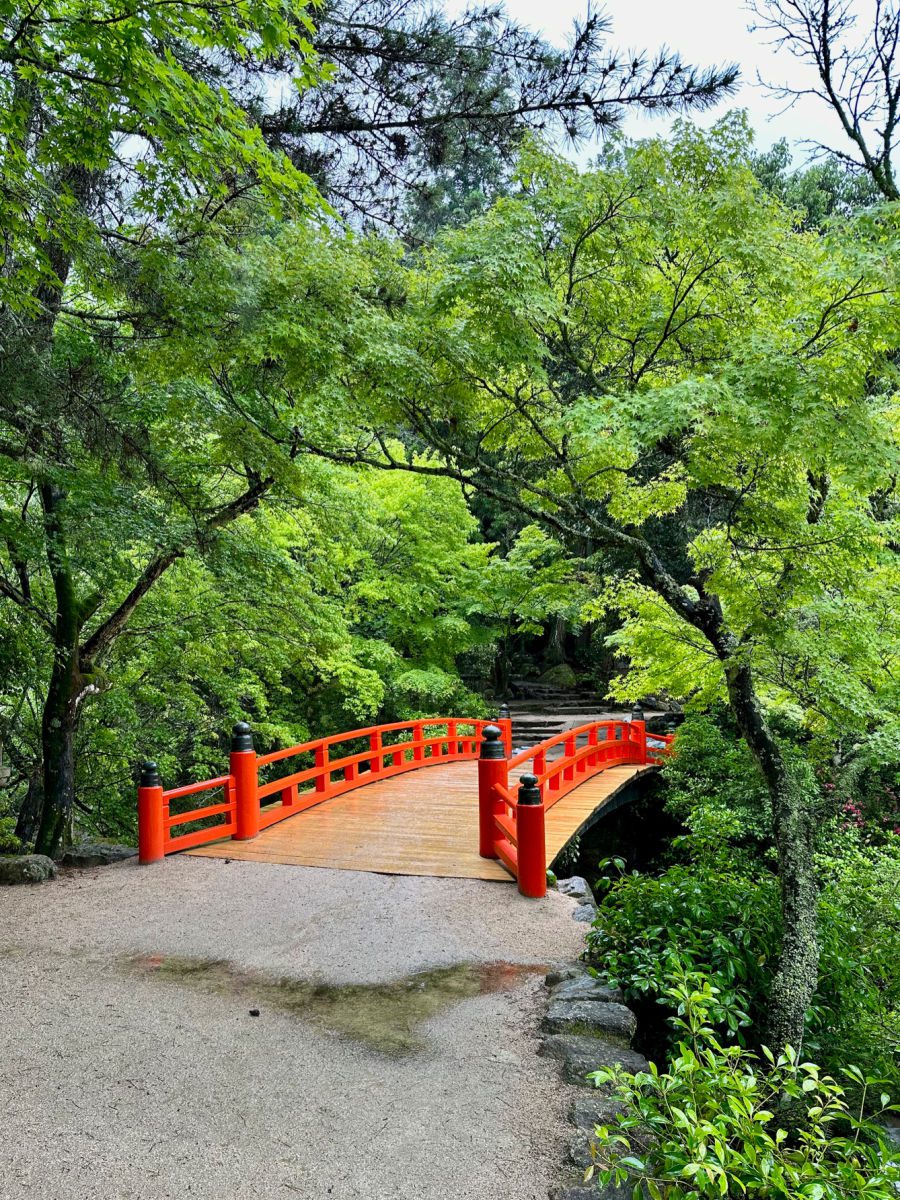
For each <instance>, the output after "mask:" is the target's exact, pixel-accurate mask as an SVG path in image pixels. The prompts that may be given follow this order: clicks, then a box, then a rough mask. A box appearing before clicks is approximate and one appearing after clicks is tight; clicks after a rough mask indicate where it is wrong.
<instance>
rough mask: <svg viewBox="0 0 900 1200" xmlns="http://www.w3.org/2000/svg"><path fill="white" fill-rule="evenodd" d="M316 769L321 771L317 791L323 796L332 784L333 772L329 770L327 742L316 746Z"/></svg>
mask: <svg viewBox="0 0 900 1200" xmlns="http://www.w3.org/2000/svg"><path fill="white" fill-rule="evenodd" d="M316 770H317V771H318V772H320V773H319V774H318V775H316V793H317V794H318V795H320V796H322V795H324V794H325V793H326V792H327V791H328V788H329V785H330V784H331V772H330V771H329V770H328V745H327V743H325V742H323V743H322V744H321V745H319V746H316Z"/></svg>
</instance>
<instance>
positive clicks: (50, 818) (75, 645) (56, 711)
mask: <svg viewBox="0 0 900 1200" xmlns="http://www.w3.org/2000/svg"><path fill="white" fill-rule="evenodd" d="M38 492H39V495H40V498H41V506H42V508H43V511H44V531H45V535H46V539H47V562H48V564H49V567H50V575H51V577H52V579H53V590H54V594H55V598H56V620H55V623H54V629H53V668H52V670H51V672H50V683H49V686H48V688H47V697H46V699H45V701H44V711H43V714H42V717H41V750H42V758H43V771H44V796H43V805H42V809H41V817H40V823H39V825H38V833H37V838H36V840H35V845H34V848H35V850H36V851H37V853H38V854H49V855H50V856H51V858H52V857H53V856H54V855H55V854H56V852H57V850H58V849H59V846H60V843H61V841H62V839H63V836H64V835H65V833H66V832H67V829H68V826H69V823H70V821H71V818H72V809H73V806H74V802H75V729H76V724H77V719H78V699H79V690H80V686H81V677H80V672H79V657H80V656H79V637H80V634H81V626H82V612H81V606H80V605H79V602H78V598H77V596H76V592H75V583H74V580H73V578H72V573H71V570H70V567H69V561H68V555H67V552H66V540H65V533H64V529H63V524H62V514H61V509H62V507H63V504H64V501H65V495H64V493H63V492H62V491H61V490H60V489H59V488H57V487H55V486H54V485H53V484H41V485H40V487H39V488H38Z"/></svg>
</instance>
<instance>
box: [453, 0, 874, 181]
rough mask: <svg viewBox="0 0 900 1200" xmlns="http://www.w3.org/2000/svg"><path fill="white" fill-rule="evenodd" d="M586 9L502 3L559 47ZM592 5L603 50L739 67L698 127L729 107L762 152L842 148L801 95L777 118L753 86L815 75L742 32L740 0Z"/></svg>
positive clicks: (650, 125) (612, 0)
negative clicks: (666, 52)
mask: <svg viewBox="0 0 900 1200" xmlns="http://www.w3.org/2000/svg"><path fill="white" fill-rule="evenodd" d="M853 3H854V6H856V7H858V9H859V24H860V32H863V31H864V30H865V28H866V24H867V22H866V20H865V18H866V16H867V10H868V8H869V7H870V0H853ZM585 6H586V0H506V8H507V11H508V12H509V14H510V15H511V16H513V17H515V18H516V19H517V20H519V21H521V22H522V23H523V24H525V25H528V26H529V27H530V28H533V29H536V30H541V31H542V32H543V33H545V34H546V36H547V37H548V39H549V40H551V41H553V42H557V43H561V42H562V41H564V40H565V38H566V35H567V33H568V31H569V30H570V29H571V25H572V21H573V19H574V18H576V17H578V16H583V14H584V11H585ZM452 7H456V5H455V4H453V5H452ZM459 7H463V5H462V4H460V5H459ZM595 7H597V8H599V9H601V10H602V11H604V12H606V13H607V14H608V15H609V16H610V17H611V18H612V22H613V28H612V33H611V35H610V38H609V44H610V46H615V47H616V49H622V50H624V51H628V50H632V49H636V50H647V51H650V52H652V51H654V50H656V49H658V48H659V47H660V46H668V47H671V48H672V49H675V50H678V51H679V53H680V54H681V56H682V58H683V60H684V61H685V62H689V63H694V64H696V65H698V66H706V65H709V64H713V63H715V64H723V63H726V62H737V63H738V64H739V66H740V68H741V78H742V83H741V85H740V89H739V91H738V92H737V93H736V95H735V96H734V97H733V99H731V100H730V101H729V100H724V101H722V102H721V103H720V105H718V106H717V107H716V108H713V109H712V110H711V111H710V113H707V114H699V115H697V116H695V117H694V119H695V120H696V121H697V122H698V123H700V124H704V125H706V124H709V123H711V122H712V121H714V120H715V119H716V118H717V116H720V115H721V114H722V113H724V112H726V111H727V110H728V109H729V108H746V109H747V110H748V112H749V114H750V120H751V123H752V125H753V127H754V129H755V130H756V138H757V145H758V146H759V147H760V148H765V147H767V146H770V145H771V144H772V143H773V142H776V141H778V139H779V138H782V137H784V138H787V140H788V142H789V143H790V144H791V146H792V148H793V149H794V156H795V159H796V160H797V161H798V162H802V161H803V160H804V159H805V158H806V157H807V156H808V151H807V150H805V149H804V148H803V146H802V145H801V143H802V141H803V139H804V138H810V139H812V140H814V141H820V142H826V143H830V144H834V145H837V146H838V147H839V148H842V149H843V148H844V147H843V141H842V137H843V135H842V133H841V131H840V129H839V127H838V125H837V121H836V118H834V117H833V116H832V114H831V112H830V110H828V109H827V108H826V106H825V105H824V104H823V103H822V102H820V101H818V100H816V99H815V98H813V97H804V98H803V99H802V100H801V101H799V102H798V104H797V105H796V106H795V107H794V108H793V109H792V110H790V111H788V112H785V113H782V114H781V115H779V110H780V109H782V108H783V107H784V105H783V102H779V101H778V100H777V99H775V98H773V97H771V96H770V95H768V94H767V93H766V92H765V90H764V89H763V88H761V87H760V86H759V85H758V84H757V82H756V80H757V74H759V75H761V76H762V77H763V78H764V79H766V80H767V81H769V82H771V83H790V84H797V85H798V86H800V87H809V86H811V84H812V83H813V82H814V81H815V77H814V75H813V74H812V72H811V69H810V68H809V67H804V66H803V65H801V64H800V63H798V62H797V61H796V60H795V59H794V58H793V56H792V55H791V54H790V53H789V52H788V51H786V50H783V49H781V50H778V51H777V52H776V51H775V50H774V49H773V48H772V46H771V45H768V44H767V39H768V37H769V35H766V34H763V33H751V32H750V30H749V28H748V27H749V25H750V24H751V22H752V19H753V18H752V15H751V13H750V12H749V11H748V10H747V8H746V7H745V5H744V3H743V2H742V0H601V2H600V3H598V4H597V5H595ZM667 124H668V121H667V120H666V119H664V118H650V117H647V116H646V115H637V116H635V117H634V118H631V119H630V120H629V121H628V123H627V125H626V127H625V128H626V132H627V133H628V134H630V135H631V136H633V137H646V136H650V135H651V134H653V133H656V132H661V131H663V130H664V129H665V127H666V125H667Z"/></svg>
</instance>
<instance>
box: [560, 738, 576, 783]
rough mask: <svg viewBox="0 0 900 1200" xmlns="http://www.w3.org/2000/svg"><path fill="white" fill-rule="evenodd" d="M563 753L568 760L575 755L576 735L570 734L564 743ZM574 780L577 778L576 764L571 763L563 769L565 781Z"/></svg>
mask: <svg viewBox="0 0 900 1200" xmlns="http://www.w3.org/2000/svg"><path fill="white" fill-rule="evenodd" d="M563 752H564V754H565V756H566V758H570V757H571V756H572V755H573V754H574V753H575V735H574V734H569V736H568V737H567V738H566V740H565V742H564V743H563ZM574 778H575V764H574V763H569V764H568V766H565V767H563V779H565V780H566V781H567V782H568V781H569V780H572V779H574Z"/></svg>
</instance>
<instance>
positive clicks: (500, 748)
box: [478, 725, 506, 758]
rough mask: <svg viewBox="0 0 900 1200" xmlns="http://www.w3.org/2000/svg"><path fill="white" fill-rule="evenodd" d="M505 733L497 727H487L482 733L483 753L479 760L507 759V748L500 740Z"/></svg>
mask: <svg viewBox="0 0 900 1200" xmlns="http://www.w3.org/2000/svg"><path fill="white" fill-rule="evenodd" d="M502 737H503V731H502V730H501V729H498V728H497V726H496V725H485V727H484V729H482V731H481V752H480V754H479V756H478V757H479V758H506V747H505V746H504V745H503V742H502V741H501V740H500V739H501V738H502Z"/></svg>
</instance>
